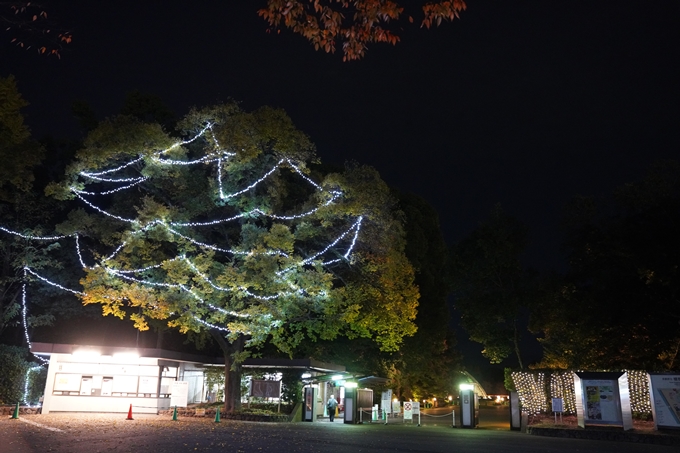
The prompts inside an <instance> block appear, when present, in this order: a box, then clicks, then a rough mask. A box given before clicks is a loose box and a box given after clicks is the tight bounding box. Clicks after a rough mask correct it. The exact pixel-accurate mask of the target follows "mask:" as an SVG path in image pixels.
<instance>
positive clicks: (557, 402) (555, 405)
mask: <svg viewBox="0 0 680 453" xmlns="http://www.w3.org/2000/svg"><path fill="white" fill-rule="evenodd" d="M552 411H553V412H564V400H563V399H562V398H553V399H552Z"/></svg>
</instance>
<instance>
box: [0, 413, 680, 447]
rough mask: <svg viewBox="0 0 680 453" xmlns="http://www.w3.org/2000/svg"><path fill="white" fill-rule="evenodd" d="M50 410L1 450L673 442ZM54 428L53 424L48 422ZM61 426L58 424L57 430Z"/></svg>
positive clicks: (13, 428)
mask: <svg viewBox="0 0 680 453" xmlns="http://www.w3.org/2000/svg"><path fill="white" fill-rule="evenodd" d="M125 418H126V414H48V415H26V416H23V417H21V418H20V419H19V420H11V419H9V418H4V417H3V418H2V419H0V452H1V453H34V452H35V453H38V452H41V453H42V452H57V453H105V452H106V453H109V452H116V453H122V452H130V453H151V452H163V453H174V452H230V453H231V452H233V453H241V452H242V453H251V452H252V453H267V452H282V453H283V452H286V453H288V452H291V453H294V452H300V453H322V452H323V453H329V452H333V453H357V452H380V453H382V452H388V451H389V452H423V453H450V452H454V451H455V452H456V453H479V452H485V453H487V452H492V453H493V452H503V453H538V452H546V451H550V452H551V453H573V452H574V451H578V452H580V453H590V452H592V453H669V452H671V451H675V447H663V446H657V445H643V444H632V443H619V442H603V441H590V440H578V439H556V438H541V437H537V436H529V435H526V434H521V433H518V432H510V431H499V430H491V429H475V430H470V429H467V430H466V429H453V428H450V427H444V426H422V427H418V426H415V425H406V426H404V425H393V426H384V425H381V424H373V425H367V424H364V425H347V424H343V423H328V422H326V423H324V422H319V423H261V422H243V421H229V420H222V422H221V423H215V422H214V421H213V419H212V418H205V419H201V418H180V419H179V420H178V421H172V419H171V418H170V417H168V416H165V415H160V416H159V415H135V416H134V420H125ZM48 428H51V429H48ZM55 430H58V431H55Z"/></svg>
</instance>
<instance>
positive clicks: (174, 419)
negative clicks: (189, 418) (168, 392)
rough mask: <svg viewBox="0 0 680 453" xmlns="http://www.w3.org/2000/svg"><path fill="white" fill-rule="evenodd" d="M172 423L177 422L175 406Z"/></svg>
mask: <svg viewBox="0 0 680 453" xmlns="http://www.w3.org/2000/svg"><path fill="white" fill-rule="evenodd" d="M172 421H173V422H176V421H177V406H175V410H174V411H173V412H172Z"/></svg>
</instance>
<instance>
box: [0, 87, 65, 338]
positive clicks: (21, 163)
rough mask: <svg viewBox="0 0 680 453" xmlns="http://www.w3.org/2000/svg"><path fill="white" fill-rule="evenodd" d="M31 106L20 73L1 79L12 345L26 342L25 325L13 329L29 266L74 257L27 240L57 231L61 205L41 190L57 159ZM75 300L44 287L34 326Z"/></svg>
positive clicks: (2, 203)
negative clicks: (37, 131)
mask: <svg viewBox="0 0 680 453" xmlns="http://www.w3.org/2000/svg"><path fill="white" fill-rule="evenodd" d="M26 105H28V103H27V102H26V101H25V100H24V99H23V98H22V96H21V94H20V93H19V92H18V90H17V87H16V82H15V80H14V78H13V77H11V76H10V77H8V78H0V161H2V165H1V166H0V225H2V227H0V338H2V339H3V341H6V342H8V343H11V344H22V343H23V341H24V335H23V332H21V331H22V330H23V326H21V328H20V329H14V330H13V331H12V332H11V333H10V332H8V328H9V327H12V326H16V327H19V326H20V325H21V317H20V316H19V314H20V312H21V303H22V297H21V296H22V285H23V282H24V281H25V275H24V270H23V268H24V266H25V265H30V266H31V267H32V268H34V269H45V272H46V273H47V274H55V273H57V272H59V269H60V267H61V265H60V264H59V263H60V262H63V261H64V260H66V261H68V260H69V258H68V256H65V255H64V253H63V250H61V249H60V248H59V247H58V246H57V245H55V244H51V243H47V242H41V241H38V242H35V241H29V240H28V239H27V238H28V237H29V236H35V235H38V236H39V235H41V233H42V232H44V231H51V230H52V227H51V226H50V223H51V222H54V219H55V216H56V215H57V214H58V212H59V207H58V206H56V205H55V203H54V202H53V200H48V199H47V198H45V197H44V196H42V195H41V194H40V191H41V190H42V187H43V185H44V180H43V174H44V173H45V172H46V169H47V168H49V167H52V166H53V161H52V160H51V159H46V152H45V147H44V146H42V145H41V144H40V143H38V142H37V141H36V140H34V139H33V138H32V137H31V132H30V130H29V129H28V127H27V126H26V125H25V123H24V117H23V115H22V113H21V109H22V108H24V107H25V106H26ZM50 157H52V154H50ZM12 232H14V233H19V234H23V236H21V235H18V234H13V233H12ZM73 258H75V256H73ZM74 283H75V282H74ZM74 301H75V299H73V298H69V297H68V296H66V297H64V295H63V294H61V293H59V292H57V291H54V288H41V290H40V297H38V298H36V299H34V300H33V301H32V307H31V308H32V309H31V314H30V316H29V317H28V319H27V321H28V325H29V327H30V328H32V327H36V326H41V325H47V324H51V323H52V322H54V320H55V317H56V316H59V315H63V314H66V313H69V312H71V310H72V308H73V302H74Z"/></svg>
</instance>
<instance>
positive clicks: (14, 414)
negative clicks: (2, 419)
mask: <svg viewBox="0 0 680 453" xmlns="http://www.w3.org/2000/svg"><path fill="white" fill-rule="evenodd" d="M18 418H19V403H17V406H16V407H15V408H14V413H13V414H12V417H11V419H12V420H16V419H18Z"/></svg>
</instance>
